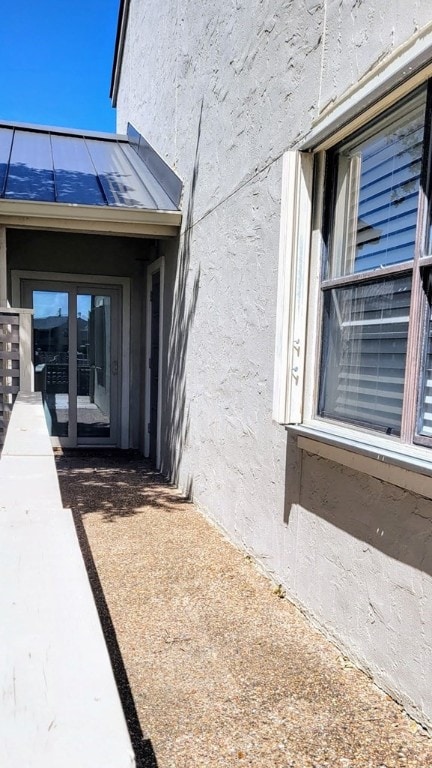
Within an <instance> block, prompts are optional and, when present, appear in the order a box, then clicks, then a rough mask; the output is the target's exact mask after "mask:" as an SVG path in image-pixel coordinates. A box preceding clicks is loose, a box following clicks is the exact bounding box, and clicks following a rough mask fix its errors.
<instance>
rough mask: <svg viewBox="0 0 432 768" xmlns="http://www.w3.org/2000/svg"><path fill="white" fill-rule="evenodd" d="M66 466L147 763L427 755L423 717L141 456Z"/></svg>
mask: <svg viewBox="0 0 432 768" xmlns="http://www.w3.org/2000/svg"><path fill="white" fill-rule="evenodd" d="M58 470H59V475H60V483H61V489H62V495H63V504H64V506H68V507H71V508H72V509H73V510H74V511H75V513H76V523H77V527H78V531H79V534H80V538H81V542H82V546H83V548H84V551H85V553H86V559H87V564H88V568H89V573H90V577H91V581H92V586H93V589H94V592H95V595H96V598H97V602H98V607H99V611H100V615H101V618H102V622H103V625H104V630H105V633H106V637H107V641H108V645H109V649H110V652H111V655H112V660H113V666H114V670H115V675H116V679H117V684H118V686H119V689H120V693H121V697H122V700H123V704H124V707H125V711H126V716H127V720H128V724H129V728H130V731H131V736H132V740H133V742H134V746H135V749H136V752H137V765H138V766H139V767H140V768H155V767H156V766H157V767H158V768H219V767H222V766H230V767H231V766H239V767H240V768H241V767H242V766H253V767H254V768H384V767H385V768H396V767H398V768H399V767H400V766H410V767H411V768H414V767H415V768H429V767H430V766H432V740H431V739H430V738H429V737H428V736H426V735H425V734H424V732H423V731H422V729H421V728H419V727H418V726H417V725H416V724H415V723H414V722H413V721H412V720H410V719H409V718H408V717H407V716H406V715H405V714H404V712H403V711H402V710H401V708H400V707H399V706H398V705H397V704H396V703H395V702H394V701H392V700H391V699H390V698H389V697H388V696H387V695H385V694H384V693H382V692H381V691H380V690H378V689H377V688H376V687H375V686H374V685H373V683H372V682H371V681H370V680H369V679H368V678H367V677H366V676H365V675H364V674H362V673H361V672H359V671H358V670H356V669H354V668H353V667H352V666H351V665H350V664H349V663H348V662H347V661H346V660H345V659H344V658H342V657H341V655H340V653H339V652H338V650H337V649H336V648H335V647H334V646H333V645H332V644H330V643H329V642H328V641H327V640H325V639H324V637H323V636H322V635H321V634H320V633H319V632H317V631H316V630H314V629H313V628H312V627H311V626H310V625H309V623H308V622H307V621H306V620H305V619H304V618H303V616H302V615H301V613H300V612H299V611H298V610H297V609H296V608H294V607H293V606H292V605H291V604H290V603H289V602H288V601H287V600H285V599H281V598H280V597H279V596H278V595H277V594H276V593H275V592H274V589H273V586H272V585H271V584H270V582H269V581H268V580H267V579H266V578H265V577H264V576H262V575H261V574H260V573H259V572H258V571H257V569H256V568H255V566H254V564H253V563H252V562H251V561H250V560H249V559H248V558H246V557H245V556H244V555H243V554H242V553H241V552H239V551H237V550H236V549H235V548H234V547H233V546H231V545H230V544H229V543H228V542H227V541H226V540H225V539H224V538H223V537H222V536H221V535H220V533H219V532H218V531H217V530H216V529H215V528H214V527H213V526H211V525H210V524H209V523H208V522H207V521H206V520H205V519H204V518H203V517H202V516H201V514H200V513H199V512H198V511H197V510H196V509H195V507H194V506H193V505H192V504H190V503H188V502H187V501H185V500H183V499H182V498H181V497H180V496H179V494H178V493H177V492H176V491H174V490H173V489H171V488H170V487H168V486H167V485H166V484H164V483H163V482H162V481H161V479H160V477H159V476H157V475H155V474H153V473H152V471H151V470H150V469H149V468H148V465H146V464H145V463H144V462H143V461H140V460H138V459H136V458H131V457H121V456H115V455H114V454H113V455H112V456H105V457H104V456H103V454H102V455H99V456H97V455H94V454H90V453H87V454H81V455H79V454H75V455H73V454H70V455H66V456H63V457H59V459H58ZM90 550H91V554H90ZM129 686H130V687H129Z"/></svg>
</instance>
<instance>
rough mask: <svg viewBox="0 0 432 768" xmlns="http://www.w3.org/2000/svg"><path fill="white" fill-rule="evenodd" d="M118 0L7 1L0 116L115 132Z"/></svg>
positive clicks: (1, 26)
mask: <svg viewBox="0 0 432 768" xmlns="http://www.w3.org/2000/svg"><path fill="white" fill-rule="evenodd" d="M118 6H119V0H68V1H66V0H3V2H2V3H1V14H0V19H1V23H0V50H1V52H2V53H1V66H0V119H3V120H12V121H15V122H26V123H39V124H42V125H56V126H65V127H68V128H87V129H90V130H100V131H114V130H115V110H114V109H113V108H112V107H111V102H110V99H109V89H110V81H111V67H112V60H113V52H114V43H115V34H116V26H117V13H118Z"/></svg>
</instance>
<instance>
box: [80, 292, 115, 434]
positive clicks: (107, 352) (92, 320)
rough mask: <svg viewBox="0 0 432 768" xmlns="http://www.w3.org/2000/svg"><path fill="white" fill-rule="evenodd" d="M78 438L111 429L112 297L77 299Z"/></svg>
mask: <svg viewBox="0 0 432 768" xmlns="http://www.w3.org/2000/svg"><path fill="white" fill-rule="evenodd" d="M76 322H77V328H76V333H77V436H78V437H85V438H91V437H109V435H110V429H111V297H110V296H102V295H96V294H91V293H87V294H79V295H78V296H77V320H76Z"/></svg>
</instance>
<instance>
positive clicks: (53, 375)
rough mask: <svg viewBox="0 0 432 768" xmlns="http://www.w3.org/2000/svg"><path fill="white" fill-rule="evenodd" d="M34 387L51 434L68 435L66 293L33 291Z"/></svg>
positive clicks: (67, 325)
mask: <svg viewBox="0 0 432 768" xmlns="http://www.w3.org/2000/svg"><path fill="white" fill-rule="evenodd" d="M33 309H34V318H33V345H34V375H35V390H36V391H37V392H43V393H44V404H45V412H46V417H47V422H48V427H49V431H50V434H51V435H56V436H57V437H68V434H69V295H68V293H67V292H63V291H33Z"/></svg>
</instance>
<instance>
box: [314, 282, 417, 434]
mask: <svg viewBox="0 0 432 768" xmlns="http://www.w3.org/2000/svg"><path fill="white" fill-rule="evenodd" d="M410 287H411V276H410V275H403V276H402V277H397V278H390V279H386V280H381V281H376V282H368V283H361V284H357V285H354V286H350V287H348V288H345V287H344V288H333V289H330V290H327V291H326V292H325V323H324V324H325V341H326V344H325V355H324V358H323V370H322V375H321V385H322V386H321V403H320V415H321V416H326V417H330V418H336V419H341V420H343V421H350V422H354V423H358V424H363V425H366V426H368V425H369V426H371V427H374V428H378V429H381V430H383V431H386V432H388V433H389V434H399V433H400V424H401V416H402V400H403V389H404V376H405V364H406V349H407V337H408V318H409V307H410V297H411V290H410Z"/></svg>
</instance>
